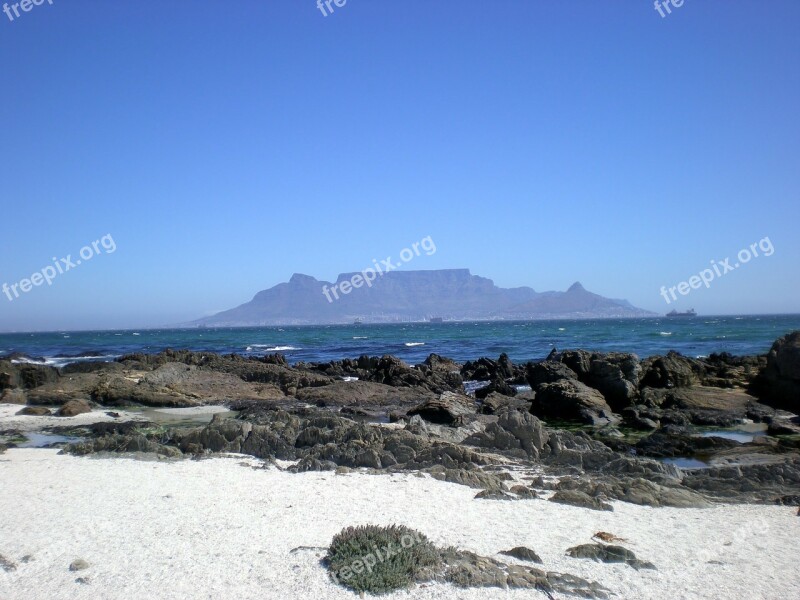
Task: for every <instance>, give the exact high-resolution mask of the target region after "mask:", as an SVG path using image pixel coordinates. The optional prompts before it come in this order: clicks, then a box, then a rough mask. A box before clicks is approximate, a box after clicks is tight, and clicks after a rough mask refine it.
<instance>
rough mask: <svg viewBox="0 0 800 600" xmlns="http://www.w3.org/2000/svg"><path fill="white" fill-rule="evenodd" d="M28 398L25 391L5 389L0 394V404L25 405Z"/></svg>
mask: <svg viewBox="0 0 800 600" xmlns="http://www.w3.org/2000/svg"><path fill="white" fill-rule="evenodd" d="M27 403H28V398H27V396H26V395H25V390H21V389H19V388H7V389H5V390H3V392H2V393H0V404H27Z"/></svg>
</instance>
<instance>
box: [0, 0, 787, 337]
mask: <svg viewBox="0 0 800 600" xmlns="http://www.w3.org/2000/svg"><path fill="white" fill-rule="evenodd" d="M799 23H800V3H798V2H797V1H796V0H775V1H771V2H769V3H768V4H767V3H764V2H763V1H756V0H727V1H722V0H715V1H711V0H704V1H702V2H701V1H698V0H686V1H685V3H684V4H683V6H681V7H680V8H673V9H672V14H671V15H668V16H666V17H665V18H662V17H661V16H659V14H658V12H656V11H655V9H654V6H653V2H652V1H650V0H624V1H616V2H611V1H597V0H571V1H569V2H550V1H548V2H545V1H523V0H513V1H512V0H495V1H493V2H477V1H474V0H462V1H459V2H454V1H450V0H442V1H439V2H430V1H428V0H426V1H423V0H407V1H405V2H399V3H398V2H391V3H390V2H375V1H374V0H372V1H366V0H348V1H347V3H346V5H345V6H343V7H341V8H335V11H334V13H333V14H331V15H329V16H327V17H324V16H323V15H322V14H321V13H320V11H319V10H318V9H317V7H316V4H315V0H259V1H256V0H242V1H240V2H224V3H223V2H222V1H221V0H219V1H213V2H212V1H208V0H193V1H192V2H163V1H162V2H155V1H152V0H136V1H135V2H134V1H132V0H118V1H115V2H90V1H88V0H69V1H67V0H54V3H53V4H52V5H49V4H48V3H47V2H45V3H44V4H42V5H41V6H34V7H33V8H32V10H31V11H30V12H27V13H21V15H20V17H18V18H15V19H14V20H13V21H10V20H9V19H8V18H7V17H6V15H5V14H3V13H0V56H1V57H2V75H1V76H0V89H1V90H2V92H3V99H4V111H3V119H2V125H1V127H2V131H1V132H0V136H2V140H3V143H2V144H1V145H0V175H1V176H0V198H1V199H2V202H3V207H4V208H3V212H2V217H0V219H2V223H3V227H2V236H0V256H1V257H2V261H0V285H2V284H3V283H5V284H7V285H11V284H14V283H18V282H19V281H20V280H22V279H24V278H29V277H30V276H31V274H33V273H35V272H37V271H40V270H41V269H43V268H45V267H47V266H49V265H52V264H53V258H54V257H55V258H62V257H66V256H67V255H69V254H71V255H72V257H73V260H75V259H76V258H77V255H78V252H79V250H80V249H81V248H82V247H83V246H86V245H87V244H89V245H90V244H91V243H92V242H93V241H95V240H100V239H101V238H102V236H105V235H110V236H112V238H113V241H114V245H115V247H116V250H115V251H114V252H113V253H109V254H106V253H105V250H104V249H103V246H102V245H100V246H98V247H99V249H100V254H99V255H98V256H95V257H94V258H92V259H91V260H88V261H85V262H83V263H82V264H81V265H79V266H76V267H75V268H73V269H71V270H69V271H68V272H65V273H63V274H61V275H58V276H57V277H56V278H55V279H54V280H53V282H52V285H50V286H48V285H46V284H45V285H41V286H39V287H34V288H33V289H32V290H31V291H30V292H28V293H24V294H22V295H21V296H20V297H19V298H15V299H14V300H13V301H9V300H8V298H7V297H6V295H4V294H0V330H6V331H8V330H43V329H82V328H123V327H146V326H160V325H165V324H173V323H178V322H184V321H188V320H192V319H195V318H199V317H201V316H206V315H209V314H212V313H214V312H216V311H219V310H223V309H227V308H231V307H233V306H237V305H239V304H241V303H243V302H246V301H248V300H249V299H250V298H252V296H253V295H254V294H255V293H256V292H257V291H259V290H262V289H265V288H268V287H271V286H273V285H275V284H277V283H280V282H282V281H286V280H288V279H289V278H290V277H291V275H292V274H293V273H295V272H300V273H306V274H309V275H313V276H315V277H317V278H318V279H327V280H333V279H335V277H336V275H337V274H338V273H341V272H347V271H355V270H361V269H363V268H365V267H368V266H370V265H371V264H372V260H373V259H375V258H377V259H382V258H385V257H387V256H393V257H397V255H398V253H399V251H400V250H401V249H402V248H405V247H407V246H409V245H410V244H412V243H413V242H416V241H419V240H421V239H422V238H424V237H426V236H431V237H432V238H433V240H434V241H435V244H436V248H437V251H436V253H435V254H433V255H431V256H426V255H424V254H423V255H422V256H420V257H418V258H415V259H414V260H413V261H412V262H410V263H409V264H408V265H407V266H406V267H404V268H406V269H441V268H457V267H467V268H470V269H471V270H472V272H473V273H475V274H479V275H482V276H485V277H489V278H491V279H493V280H494V281H495V283H496V284H497V285H500V286H503V287H513V286H521V285H528V286H531V287H533V288H534V289H536V290H539V291H545V290H565V289H566V288H567V287H569V285H570V284H572V283H573V282H574V281H576V280H579V281H581V282H582V283H583V285H584V286H585V287H586V288H587V289H589V290H591V291H594V292H596V293H599V294H602V295H604V296H608V297H613V298H626V299H628V300H630V301H631V302H632V303H633V304H635V305H636V306H639V307H642V308H645V309H649V310H653V311H657V312H662V313H663V312H667V311H668V310H670V309H672V308H678V309H679V310H683V309H686V308H689V307H694V308H696V309H697V310H698V311H699V312H702V313H705V314H724V313H773V312H800V277H798V266H799V265H800V236H799V235H798V233H797V231H798V222H799V221H800V219H799V218H798V217H800V118H799V117H798V107H800V69H798V64H799V63H800V36H798V35H797V27H798V24H799ZM765 237H769V240H770V242H771V243H772V245H773V247H774V254H772V256H769V257H765V256H761V257H759V258H756V259H754V260H752V261H751V262H749V263H748V264H746V265H742V266H741V267H740V268H739V269H736V270H734V271H733V272H729V273H727V274H726V275H725V276H723V277H721V278H718V279H717V280H715V281H713V282H712V283H711V284H710V288H708V289H706V288H705V287H702V288H701V289H697V290H693V291H691V293H690V294H689V295H687V296H686V297H681V298H680V301H679V302H673V303H672V304H670V305H667V304H666V302H665V301H664V299H663V298H662V297H661V295H660V294H659V290H660V288H661V286H667V287H670V286H674V285H677V284H678V283H679V282H681V281H686V280H688V279H689V277H690V276H692V275H694V274H697V273H699V272H700V271H702V270H703V269H706V268H707V267H709V265H710V261H712V260H715V261H723V260H724V259H725V258H727V257H731V259H732V260H731V261H730V262H731V264H733V263H734V262H736V260H735V256H736V253H737V252H738V251H739V250H740V249H742V248H747V247H749V246H750V245H751V244H752V243H755V242H758V241H759V240H762V239H763V238H765Z"/></svg>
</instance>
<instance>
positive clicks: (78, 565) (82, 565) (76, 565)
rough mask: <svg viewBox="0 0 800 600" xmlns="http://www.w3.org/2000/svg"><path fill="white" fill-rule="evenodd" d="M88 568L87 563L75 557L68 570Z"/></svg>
mask: <svg viewBox="0 0 800 600" xmlns="http://www.w3.org/2000/svg"><path fill="white" fill-rule="evenodd" d="M88 568H89V563H88V562H86V561H85V560H83V559H82V558H76V559H75V560H73V561H72V562H71V563H70V565H69V570H70V571H83V570H84V569H88Z"/></svg>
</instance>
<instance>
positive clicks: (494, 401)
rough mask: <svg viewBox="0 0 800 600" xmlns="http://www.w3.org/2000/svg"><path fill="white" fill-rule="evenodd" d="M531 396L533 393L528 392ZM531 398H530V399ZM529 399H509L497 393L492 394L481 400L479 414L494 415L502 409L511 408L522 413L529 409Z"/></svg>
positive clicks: (509, 397)
mask: <svg viewBox="0 0 800 600" xmlns="http://www.w3.org/2000/svg"><path fill="white" fill-rule="evenodd" d="M528 394H533V392H528ZM532 397H533V396H530V398H531V399H532ZM531 399H529V398H528V397H513V398H512V397H511V396H504V395H503V394H499V393H497V392H492V393H491V394H489V395H488V396H486V397H485V398H484V399H483V402H481V405H480V412H481V413H483V414H485V415H494V414H497V413H499V412H501V411H502V410H504V409H508V408H512V409H517V410H522V411H527V410H529V409H530V407H531Z"/></svg>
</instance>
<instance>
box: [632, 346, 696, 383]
mask: <svg viewBox="0 0 800 600" xmlns="http://www.w3.org/2000/svg"><path fill="white" fill-rule="evenodd" d="M642 372H643V375H642V379H641V385H642V386H647V387H653V388H676V387H689V386H692V385H698V384H700V383H701V378H702V375H703V373H704V368H703V365H702V363H701V362H700V361H698V360H695V359H691V358H686V357H685V356H682V355H681V354H679V353H677V352H669V353H668V354H667V355H666V356H653V357H650V358H647V359H645V360H644V361H642Z"/></svg>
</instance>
